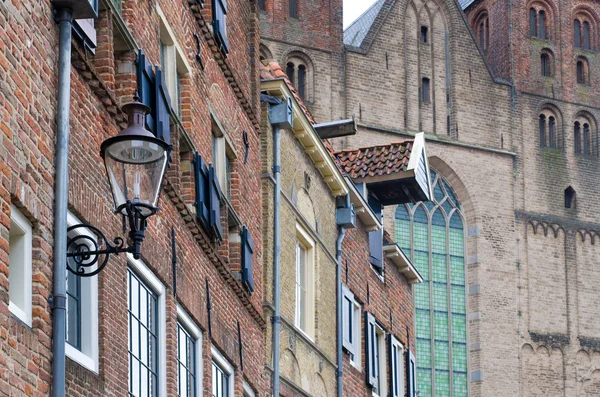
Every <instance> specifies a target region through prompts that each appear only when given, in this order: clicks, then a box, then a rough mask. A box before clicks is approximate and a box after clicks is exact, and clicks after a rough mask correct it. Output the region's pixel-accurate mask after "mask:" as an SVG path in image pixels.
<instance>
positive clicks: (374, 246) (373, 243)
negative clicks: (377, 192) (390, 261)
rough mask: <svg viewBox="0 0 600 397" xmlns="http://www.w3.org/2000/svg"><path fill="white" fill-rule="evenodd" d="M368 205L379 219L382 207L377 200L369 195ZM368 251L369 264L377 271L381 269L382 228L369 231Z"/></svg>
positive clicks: (380, 218)
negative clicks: (369, 255) (369, 256)
mask: <svg viewBox="0 0 600 397" xmlns="http://www.w3.org/2000/svg"><path fill="white" fill-rule="evenodd" d="M368 201H369V207H371V209H372V210H373V212H374V213H375V215H376V216H377V218H378V219H379V221H381V220H382V218H383V214H382V211H383V207H382V206H381V203H380V202H379V200H378V199H377V198H375V197H373V196H371V195H369V198H368ZM369 251H370V254H371V264H372V265H373V267H374V268H376V269H377V270H379V271H382V270H383V228H380V229H379V230H375V231H372V232H369Z"/></svg>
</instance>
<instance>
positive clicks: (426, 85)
mask: <svg viewBox="0 0 600 397" xmlns="http://www.w3.org/2000/svg"><path fill="white" fill-rule="evenodd" d="M421 91H422V97H423V103H429V101H430V96H429V79H428V78H427V77H423V80H422V81H421Z"/></svg>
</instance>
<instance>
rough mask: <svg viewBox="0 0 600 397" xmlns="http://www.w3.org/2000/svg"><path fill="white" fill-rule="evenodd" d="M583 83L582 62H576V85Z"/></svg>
mask: <svg viewBox="0 0 600 397" xmlns="http://www.w3.org/2000/svg"><path fill="white" fill-rule="evenodd" d="M584 83H585V75H584V70H583V61H577V84H584Z"/></svg>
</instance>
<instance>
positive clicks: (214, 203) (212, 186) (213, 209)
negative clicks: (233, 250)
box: [208, 164, 223, 243]
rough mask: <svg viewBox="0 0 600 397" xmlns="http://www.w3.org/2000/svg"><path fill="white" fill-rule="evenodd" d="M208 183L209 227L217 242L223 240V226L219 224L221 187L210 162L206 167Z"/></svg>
mask: <svg viewBox="0 0 600 397" xmlns="http://www.w3.org/2000/svg"><path fill="white" fill-rule="evenodd" d="M208 185H209V190H210V208H209V216H208V219H209V228H210V229H211V232H212V236H213V237H214V238H215V240H217V242H219V243H220V242H221V241H223V227H222V226H221V187H220V186H219V179H218V178H217V172H216V170H215V167H213V166H212V164H211V165H210V166H209V168H208Z"/></svg>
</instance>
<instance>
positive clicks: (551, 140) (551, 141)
mask: <svg viewBox="0 0 600 397" xmlns="http://www.w3.org/2000/svg"><path fill="white" fill-rule="evenodd" d="M548 146H550V147H556V119H555V118H554V117H552V116H550V117H549V118H548Z"/></svg>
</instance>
